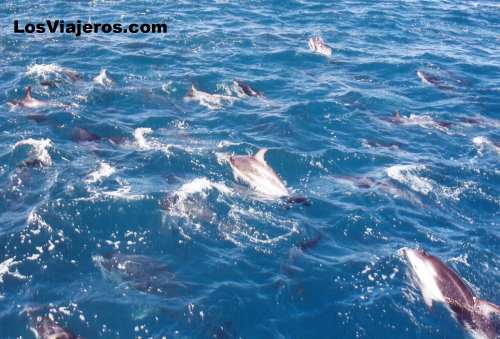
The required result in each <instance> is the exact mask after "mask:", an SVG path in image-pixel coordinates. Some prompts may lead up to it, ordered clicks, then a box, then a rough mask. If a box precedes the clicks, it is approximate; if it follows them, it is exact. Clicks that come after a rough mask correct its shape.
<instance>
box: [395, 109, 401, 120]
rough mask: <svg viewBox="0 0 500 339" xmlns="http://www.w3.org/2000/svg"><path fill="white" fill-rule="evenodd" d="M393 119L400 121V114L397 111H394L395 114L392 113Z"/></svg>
mask: <svg viewBox="0 0 500 339" xmlns="http://www.w3.org/2000/svg"><path fill="white" fill-rule="evenodd" d="M394 117H395V118H396V119H401V113H399V111H396V112H395V113H394Z"/></svg>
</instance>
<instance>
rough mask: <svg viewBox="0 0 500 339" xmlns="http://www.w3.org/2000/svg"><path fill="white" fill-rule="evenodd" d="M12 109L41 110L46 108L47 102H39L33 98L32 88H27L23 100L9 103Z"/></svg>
mask: <svg viewBox="0 0 500 339" xmlns="http://www.w3.org/2000/svg"><path fill="white" fill-rule="evenodd" d="M9 104H10V105H11V106H12V107H26V108H39V107H42V106H46V105H47V104H48V102H47V101H43V100H38V99H35V98H33V97H32V96H31V86H28V87H26V89H25V91H24V97H23V98H22V99H21V100H13V101H11V102H9Z"/></svg>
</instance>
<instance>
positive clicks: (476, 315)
mask: <svg viewBox="0 0 500 339" xmlns="http://www.w3.org/2000/svg"><path fill="white" fill-rule="evenodd" d="M400 253H402V254H403V255H404V257H405V258H406V259H407V261H408V264H409V266H410V270H411V272H412V274H413V276H414V277H415V280H416V282H417V285H418V287H419V289H420V291H421V293H422V296H423V298H424V301H425V303H426V304H427V305H428V306H429V307H432V304H433V301H436V302H441V303H443V304H445V305H446V306H447V308H448V309H449V310H450V311H451V312H452V313H453V315H454V316H455V318H456V319H457V320H458V321H459V322H460V324H462V325H463V326H464V327H465V328H467V329H468V330H469V331H470V332H471V334H472V335H473V337H476V338H488V339H495V338H499V336H500V324H498V323H497V322H495V321H496V319H495V318H494V317H492V315H494V314H497V315H498V314H500V307H498V306H497V305H495V304H492V303H490V302H487V301H484V300H481V299H479V298H477V297H476V296H475V295H474V292H473V291H472V289H471V288H470V287H469V286H468V285H467V284H466V283H465V282H464V281H462V279H460V277H459V276H458V275H457V274H456V273H455V272H454V271H453V270H452V269H450V268H449V267H448V266H446V265H445V264H444V263H443V262H442V261H440V260H439V259H438V258H436V257H434V256H432V255H430V254H428V253H426V252H424V251H422V250H418V249H410V248H402V249H401V250H400Z"/></svg>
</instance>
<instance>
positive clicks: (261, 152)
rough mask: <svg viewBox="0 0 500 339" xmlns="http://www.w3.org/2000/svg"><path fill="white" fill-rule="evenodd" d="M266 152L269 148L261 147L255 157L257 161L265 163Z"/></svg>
mask: <svg viewBox="0 0 500 339" xmlns="http://www.w3.org/2000/svg"><path fill="white" fill-rule="evenodd" d="M266 152H267V148H261V149H260V150H259V151H258V152H257V153H255V155H254V158H255V159H256V160H257V161H259V162H261V163H263V164H265V163H266V160H264V155H266Z"/></svg>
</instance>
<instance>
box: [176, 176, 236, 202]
mask: <svg viewBox="0 0 500 339" xmlns="http://www.w3.org/2000/svg"><path fill="white" fill-rule="evenodd" d="M211 189H216V190H218V191H219V192H221V193H222V194H226V195H231V194H232V193H233V192H232V190H231V189H230V188H229V187H227V186H226V185H225V184H224V183H218V182H212V181H210V180H208V179H207V178H205V177H203V178H196V179H194V180H192V181H191V182H188V183H186V184H184V185H182V186H181V188H180V189H179V190H178V191H177V195H178V196H179V197H186V198H187V197H188V196H189V195H192V194H196V193H202V192H206V191H208V190H211Z"/></svg>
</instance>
